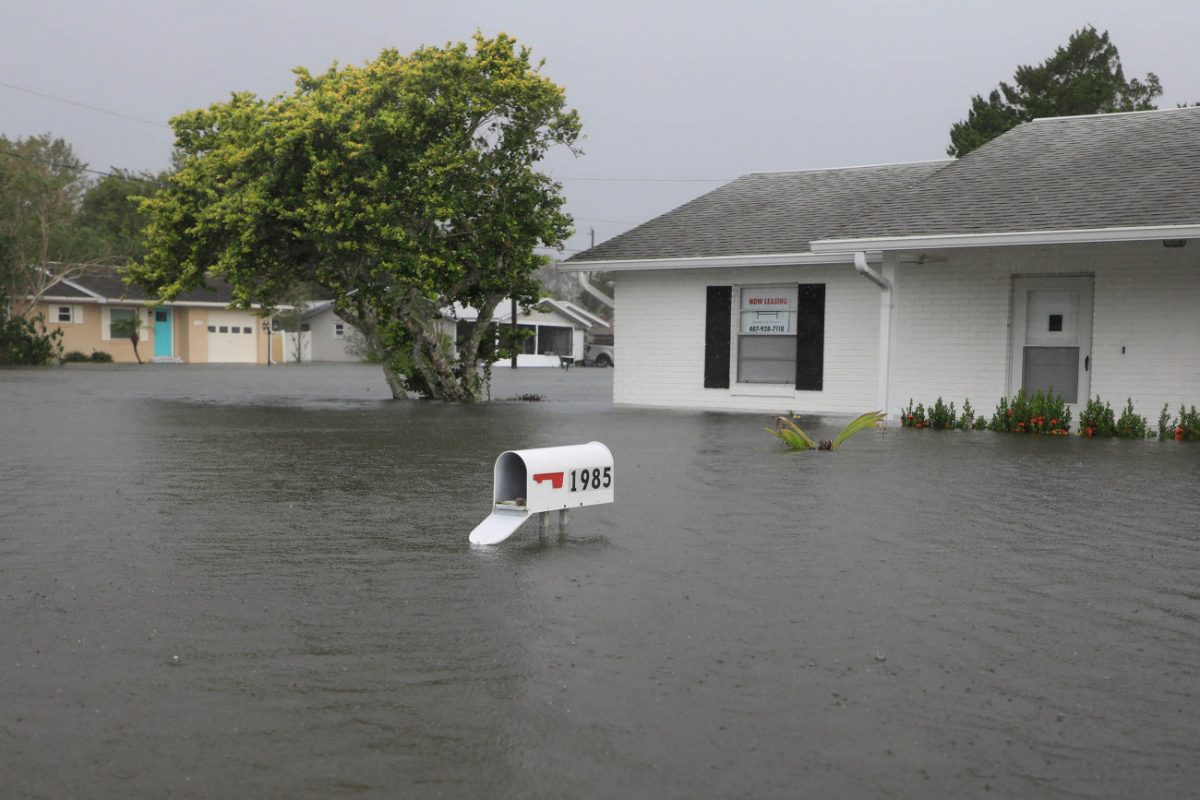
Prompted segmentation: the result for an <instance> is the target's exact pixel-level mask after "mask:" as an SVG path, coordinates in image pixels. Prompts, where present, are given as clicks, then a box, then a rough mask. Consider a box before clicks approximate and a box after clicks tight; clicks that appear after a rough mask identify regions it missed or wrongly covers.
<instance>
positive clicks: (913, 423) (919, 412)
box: [900, 398, 929, 428]
mask: <svg viewBox="0 0 1200 800" xmlns="http://www.w3.org/2000/svg"><path fill="white" fill-rule="evenodd" d="M900 425H901V426H902V427H905V428H928V427H929V422H928V420H926V419H925V406H924V404H922V403H918V404H917V407H916V408H913V401H912V398H909V400H908V408H905V409H901V411H900Z"/></svg>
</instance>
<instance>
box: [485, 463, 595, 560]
mask: <svg viewBox="0 0 1200 800" xmlns="http://www.w3.org/2000/svg"><path fill="white" fill-rule="evenodd" d="M615 480H616V479H615V477H614V475H613V457H612V452H611V451H609V449H608V448H607V447H605V446H604V445H603V444H601V443H600V442H588V443H587V444H573V445H567V446H566V447H539V448H537V449H535V450H509V451H508V452H506V453H501V454H500V457H499V458H497V459H496V469H495V476H494V479H493V482H492V513H491V515H490V516H489V517H488V518H487V519H485V520H484V521H483V522H481V523H479V525H478V526H476V528H475V530H473V531H471V543H472V544H496V543H497V542H503V541H504V540H505V539H507V538H508V537H509V536H512V535H513V533H514V532H515V531H516V530H517V528H519V527H521V524H522V523H523V522H525V520H527V519H529V517H530V516H532V515H533V514H539V513H540V514H544V513H546V512H547V511H561V512H566V511H567V510H569V509H572V508H579V507H580V506H594V505H599V504H600V503H611V502H612V501H613V487H614V482H615ZM562 518H563V516H562V515H560V519H562Z"/></svg>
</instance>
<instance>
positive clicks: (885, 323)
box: [854, 250, 896, 419]
mask: <svg viewBox="0 0 1200 800" xmlns="http://www.w3.org/2000/svg"><path fill="white" fill-rule="evenodd" d="M854 269H855V270H856V271H857V272H858V274H859V275H862V276H863V277H864V278H866V279H867V280H869V281H870V282H871V283H873V284H875V285H876V286H878V287H879V385H878V388H877V390H876V394H875V407H876V408H878V409H879V410H880V411H882V412H883V413H884V415H885V417H884V418H885V419H890V418H891V416H892V412H891V410H890V408H889V401H888V395H889V394H890V390H891V385H890V382H891V365H892V358H891V347H892V309H893V308H895V305H896V303H895V289H894V287H893V286H892V282H891V281H889V280H888V279H887V278H885V277H884V276H882V275H880V274H879V273H878V272H876V271H875V270H873V269H871V267H870V266H869V265H868V264H867V254H866V253H865V252H863V251H861V250H859V251H857V252H856V253H855V254H854Z"/></svg>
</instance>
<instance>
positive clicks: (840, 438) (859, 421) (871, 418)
mask: <svg viewBox="0 0 1200 800" xmlns="http://www.w3.org/2000/svg"><path fill="white" fill-rule="evenodd" d="M883 417H884V414H883V412H882V411H868V412H867V413H865V414H860V415H859V416H857V417H855V418H854V419H853V420H851V422H850V424H849V425H847V426H846V427H844V428H842V432H841V433H839V434H838V435H837V436H835V437H834V439H833V443H832V446H831V447H830V449H831V450H837V449H838V448H839V447H841V446H842V443H843V442H845V441H846V440H847V439H849V438H850V437H851V436H853V435H854V434H856V433H858V432H859V431H865V430H866V429H867V428H874V427H876V426H878V425H880V424H881V423H882V422H883Z"/></svg>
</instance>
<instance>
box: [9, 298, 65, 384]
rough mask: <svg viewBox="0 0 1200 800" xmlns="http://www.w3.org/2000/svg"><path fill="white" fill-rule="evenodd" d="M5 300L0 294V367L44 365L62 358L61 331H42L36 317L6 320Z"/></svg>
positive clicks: (43, 325)
mask: <svg viewBox="0 0 1200 800" xmlns="http://www.w3.org/2000/svg"><path fill="white" fill-rule="evenodd" d="M6 305H7V301H6V300H5V298H4V295H3V293H2V292H0V364H21V365H26V366H38V367H40V366H45V365H46V364H53V363H56V362H57V361H58V360H59V359H60V358H61V357H62V335H63V332H62V331H61V330H60V329H58V328H55V329H54V330H52V331H49V330H47V329H46V322H45V320H44V319H43V318H42V316H41V315H40V314H39V315H38V316H36V317H34V318H33V319H25V318H24V317H9V316H8V310H7V308H6Z"/></svg>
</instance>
